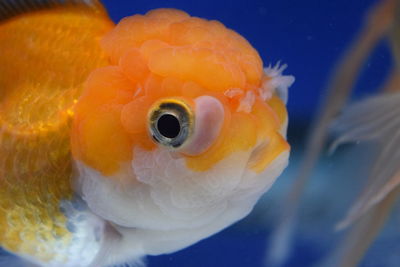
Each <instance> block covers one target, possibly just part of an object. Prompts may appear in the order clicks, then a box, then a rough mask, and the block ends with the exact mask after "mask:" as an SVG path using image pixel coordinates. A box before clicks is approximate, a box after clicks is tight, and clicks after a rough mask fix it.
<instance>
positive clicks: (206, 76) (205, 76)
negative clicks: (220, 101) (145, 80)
mask: <svg viewBox="0 0 400 267" xmlns="http://www.w3.org/2000/svg"><path fill="white" fill-rule="evenodd" d="M149 68H150V70H151V71H152V72H154V73H156V74H158V75H161V76H163V77H175V78H178V79H181V80H188V81H193V82H196V83H198V84H199V85H200V86H202V87H204V88H207V89H208V90H213V91H224V90H226V89H228V88H242V87H244V85H245V79H244V74H243V72H242V71H241V70H240V68H239V67H238V66H237V65H235V64H231V63H230V62H226V59H225V58H224V57H223V56H221V55H218V54H215V53H214V52H213V51H211V50H209V49H196V50H194V49H192V48H190V47H181V48H165V49H161V50H157V51H155V52H154V53H153V54H152V55H151V56H150V58H149Z"/></svg>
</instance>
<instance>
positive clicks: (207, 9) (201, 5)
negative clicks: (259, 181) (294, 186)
mask: <svg viewBox="0 0 400 267" xmlns="http://www.w3.org/2000/svg"><path fill="white" fill-rule="evenodd" d="M103 2H104V4H105V5H106V7H107V10H108V11H109V14H110V16H111V17H112V18H113V20H114V21H116V22H117V21H119V19H121V18H123V17H125V16H129V15H132V14H137V13H140V14H144V13H146V12H147V11H149V10H151V9H153V8H160V7H173V8H178V9H182V10H184V11H186V12H188V13H189V14H190V15H192V16H198V17H202V18H207V19H216V20H219V21H221V22H222V23H224V24H225V25H226V26H227V27H229V28H231V29H234V30H235V31H237V32H238V33H240V34H241V35H243V36H244V37H245V38H246V39H247V40H249V42H250V43H251V44H252V45H253V46H254V47H255V48H256V49H257V50H258V52H259V53H260V55H261V57H262V58H263V60H264V64H265V65H268V64H275V63H276V62H278V61H281V62H283V63H287V64H288V66H289V67H288V69H287V70H286V71H285V73H286V74H292V75H294V76H295V77H296V82H295V84H294V85H293V86H292V87H291V88H290V93H289V103H288V110H289V115H290V127H289V141H290V143H291V144H292V147H293V154H294V156H293V157H292V161H291V165H290V167H289V170H288V171H286V172H285V175H283V177H281V178H280V179H278V182H277V183H276V185H275V186H274V188H273V190H271V192H269V193H268V194H267V196H266V197H265V198H264V199H263V200H262V201H261V203H259V204H258V205H257V207H256V209H255V211H254V212H253V213H252V214H251V215H250V216H249V217H247V218H246V219H244V220H242V221H241V222H239V223H237V224H235V225H233V226H232V227H230V228H228V229H226V230H224V231H222V232H221V233H219V234H217V235H215V236H212V237H210V238H208V239H206V240H203V241H201V242H199V243H198V244H196V245H194V246H192V247H189V248H187V249H185V250H182V251H180V252H177V253H174V254H171V255H165V256H158V257H149V259H148V264H149V266H150V267H156V266H165V267H169V266H170V267H186V266H189V267H203V266H210V267H214V266H256V267H257V266H263V260H264V257H265V252H266V251H267V250H268V237H269V235H270V232H271V226H272V223H271V221H272V220H273V216H274V214H275V213H274V211H273V210H274V209H276V208H277V207H278V208H279V205H280V203H279V200H280V199H281V197H282V196H281V195H280V194H284V193H285V189H287V186H288V184H290V181H291V177H292V176H293V175H291V174H292V173H293V171H292V170H293V169H294V167H293V166H295V165H296V164H297V162H298V158H299V156H298V155H299V154H301V152H302V151H301V150H302V149H301V147H302V142H303V138H304V136H305V133H306V130H305V129H306V128H307V126H308V125H309V123H310V122H311V120H312V118H313V115H314V113H315V111H316V109H317V107H318V103H319V100H320V99H321V97H323V94H324V88H325V84H326V82H327V80H328V78H329V76H330V74H331V72H332V71H333V68H334V66H335V63H336V62H337V60H338V58H339V57H340V56H341V55H342V53H343V52H344V51H345V49H346V47H347V46H348V45H349V43H350V41H351V40H353V38H354V37H355V34H356V33H357V32H358V30H359V29H360V27H361V25H362V23H363V21H364V17H365V13H366V11H367V10H368V8H370V7H371V6H372V5H373V4H374V3H376V2H377V1H374V0H351V1H349V0H335V1H321V0H307V1H299V0H279V1H277V0H275V1H269V0H268V1H267V0H265V1H253V0H248V1H237V0H233V1H210V0H202V1H188V0H176V1H150V0H148V1H122V0H104V1H103ZM391 64H392V63H391V55H390V52H389V50H388V47H387V44H386V43H385V42H382V43H381V44H379V46H378V47H377V49H375V51H374V53H373V54H372V55H371V57H370V59H369V60H368V62H367V64H366V65H365V67H364V69H363V71H362V75H361V77H360V79H359V81H358V83H357V85H356V90H355V95H356V96H358V97H363V96H366V95H370V94H372V93H374V92H375V90H376V89H377V87H379V85H380V84H381V83H382V81H383V80H384V79H385V78H386V75H387V73H388V70H389V68H390V66H391ZM332 164H333V163H332V160H331V159H328V160H326V164H325V165H324V164H322V167H320V171H319V172H320V173H322V174H324V173H326V172H328V171H333V170H332V168H335V167H334V166H336V165H332ZM332 166H333V167H332ZM329 168H330V169H329ZM326 186H327V185H326V184H318V183H317V184H316V185H313V188H314V189H310V190H311V193H309V194H311V196H310V202H307V201H306V203H305V204H304V205H305V207H306V208H305V209H304V214H303V217H301V218H305V219H304V220H303V221H300V222H299V223H300V224H301V225H303V224H307V226H305V227H303V228H302V229H303V230H300V233H298V234H297V235H296V239H295V243H294V250H293V252H292V254H291V256H290V258H289V261H288V262H287V263H286V265H287V266H310V265H311V264H313V263H315V262H316V261H318V260H319V259H320V258H321V257H322V255H324V253H327V250H329V248H330V245H327V243H330V242H331V241H330V240H331V239H330V237H329V238H327V235H326V234H325V233H327V231H330V232H331V230H332V229H331V228H329V227H331V226H332V225H330V226H329V227H327V226H326V224H327V222H326V220H329V218H330V217H329V212H326V211H325V210H326V209H329V207H327V205H326V204H325V205H322V206H316V205H315V204H314V203H315V196H321V195H323V194H324V191H323V190H324V188H325V189H326ZM313 190H314V191H313ZM327 195H330V194H327ZM331 195H332V197H331V198H330V199H327V200H326V201H327V203H331V202H332V201H335V198H336V197H337V195H335V194H333V193H332V194H331ZM272 206H273V207H272ZM307 212H308V213H307ZM321 216H322V217H323V218H325V219H326V220H325V221H324V220H322V221H324V222H322V223H321V222H320V221H318V222H317V219H315V220H313V218H316V217H321ZM324 216H325V217H324ZM308 224H311V228H314V229H313V230H312V231H311V230H310V229H309V228H307V227H308V226H309V225H308ZM328 228H329V229H328ZM327 240H328V241H327ZM368 266H370V265H368ZM371 266H372V265H371ZM377 266H379V265H377Z"/></svg>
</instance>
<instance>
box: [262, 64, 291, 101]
mask: <svg viewBox="0 0 400 267" xmlns="http://www.w3.org/2000/svg"><path fill="white" fill-rule="evenodd" d="M286 68H287V65H286V64H283V65H281V63H280V62H278V63H276V64H275V66H274V67H272V66H271V65H269V66H268V67H266V68H265V69H264V73H265V75H267V76H268V77H270V78H271V79H270V80H268V81H267V82H266V83H265V84H263V86H262V88H261V89H260V90H261V92H260V95H261V96H262V97H263V98H264V100H266V99H268V98H270V97H271V96H272V94H273V93H276V94H277V95H278V96H279V98H280V99H282V101H283V102H284V103H285V105H286V104H287V101H288V98H289V93H288V88H289V87H290V86H291V85H292V84H293V83H294V80H295V79H294V76H291V75H283V74H282V73H283V71H284V70H285V69H286ZM271 89H272V90H271Z"/></svg>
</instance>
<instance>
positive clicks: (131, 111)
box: [121, 96, 154, 134]
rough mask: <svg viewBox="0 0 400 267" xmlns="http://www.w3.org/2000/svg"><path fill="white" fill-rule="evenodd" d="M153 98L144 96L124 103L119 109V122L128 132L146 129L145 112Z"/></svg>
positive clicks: (138, 131) (147, 110)
mask: <svg viewBox="0 0 400 267" xmlns="http://www.w3.org/2000/svg"><path fill="white" fill-rule="evenodd" d="M153 102H154V101H153V99H151V98H150V97H147V96H144V97H139V98H137V99H135V100H134V101H132V102H130V103H129V104H127V105H125V106H124V107H123V109H122V111H121V123H122V126H123V127H124V129H125V130H126V131H127V132H128V133H130V134H138V133H144V132H146V129H147V114H148V112H149V108H150V106H151V104H152V103H153Z"/></svg>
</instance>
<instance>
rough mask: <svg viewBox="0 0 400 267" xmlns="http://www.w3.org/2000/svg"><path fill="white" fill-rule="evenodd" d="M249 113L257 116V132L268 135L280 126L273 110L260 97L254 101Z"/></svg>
mask: <svg viewBox="0 0 400 267" xmlns="http://www.w3.org/2000/svg"><path fill="white" fill-rule="evenodd" d="M251 114H252V115H254V116H255V117H256V118H257V124H258V126H259V127H258V128H259V131H258V132H259V133H261V134H263V135H268V134H269V133H271V132H273V131H276V130H278V129H279V127H280V121H279V118H278V117H277V115H276V114H275V112H274V110H273V109H272V108H271V107H270V106H269V105H268V104H267V103H265V102H264V101H262V100H261V99H260V98H257V99H256V101H255V102H254V105H253V109H252V111H251Z"/></svg>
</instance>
